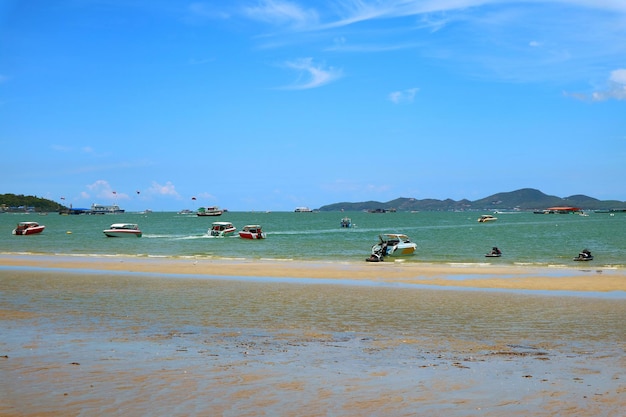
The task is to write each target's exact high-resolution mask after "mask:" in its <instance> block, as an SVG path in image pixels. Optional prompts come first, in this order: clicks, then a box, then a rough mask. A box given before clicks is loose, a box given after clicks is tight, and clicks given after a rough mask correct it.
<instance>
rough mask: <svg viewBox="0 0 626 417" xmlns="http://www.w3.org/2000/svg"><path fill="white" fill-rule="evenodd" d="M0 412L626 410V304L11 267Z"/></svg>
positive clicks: (4, 279) (0, 345) (2, 284)
mask: <svg viewBox="0 0 626 417" xmlns="http://www.w3.org/2000/svg"><path fill="white" fill-rule="evenodd" d="M0 288H1V289H2V290H1V291H0V319H1V320H0V330H1V334H2V340H1V341H0V356H2V355H6V357H4V358H0V380H1V381H2V382H0V388H1V389H0V404H2V405H0V415H12V414H19V415H44V414H45V413H46V412H48V413H50V415H59V414H63V415H77V416H78V415H84V416H87V415H88V416H92V415H124V416H143V415H164V416H165V415H168V416H171V415H224V416H241V415H268V416H270V415H271V416H274V415H284V416H288V415H293V416H295V415H298V416H318V415H319V416H328V415H332V416H353V415H386V416H408V415H426V416H439V415H448V416H449V415H453V416H466V415H467V416H472V415H492V416H500V415H520V416H522V415H530V414H532V415H539V416H541V415H546V416H548V415H549V416H556V415H577V416H591V415H594V416H617V415H619V412H620V411H621V410H622V409H623V408H624V407H625V406H626V400H624V395H623V394H624V392H625V391H626V383H625V382H624V381H625V379H626V374H625V372H624V371H625V369H626V363H625V359H624V358H625V355H624V350H625V347H626V325H625V323H624V317H626V303H624V301H623V300H611V299H597V298H590V297H584V298H581V297H550V296H534V295H520V294H513V293H493V292H481V291H472V292H467V291H463V292H459V291H436V290H424V289H410V288H392V287H373V286H358V285H329V284H301V283H293V284H290V283H285V282H254V281H251V280H238V279H236V278H233V279H197V278H185V277H176V278H167V277H149V276H137V275H124V274H111V275H107V274H100V275H90V274H80V273H78V274H77V273H70V272H67V273H58V272H54V273H53V272H42V271H33V272H25V271H7V270H5V271H0Z"/></svg>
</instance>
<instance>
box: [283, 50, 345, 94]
mask: <svg viewBox="0 0 626 417" xmlns="http://www.w3.org/2000/svg"><path fill="white" fill-rule="evenodd" d="M284 65H285V66H286V67H287V68H290V69H293V70H296V71H297V72H298V79H297V80H296V82H295V83H294V84H292V85H290V86H286V87H283V88H284V89H289V90H306V89H310V88H317V87H321V86H323V85H326V84H328V83H331V82H333V81H336V80H337V79H339V78H341V77H342V76H343V73H342V71H341V69H338V68H333V67H326V66H324V65H323V64H316V63H315V62H313V58H301V59H298V60H295V61H288V62H286V63H285V64H284Z"/></svg>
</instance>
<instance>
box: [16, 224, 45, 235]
mask: <svg viewBox="0 0 626 417" xmlns="http://www.w3.org/2000/svg"><path fill="white" fill-rule="evenodd" d="M45 228H46V226H44V225H40V224H39V223H37V222H19V223H18V224H17V226H16V227H15V229H13V234H14V235H34V234H37V233H41V232H43V229H45Z"/></svg>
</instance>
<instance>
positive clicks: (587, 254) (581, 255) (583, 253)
mask: <svg viewBox="0 0 626 417" xmlns="http://www.w3.org/2000/svg"><path fill="white" fill-rule="evenodd" d="M578 257H579V258H590V257H591V251H590V250H589V249H583V250H582V251H581V252H580V253H579V254H578Z"/></svg>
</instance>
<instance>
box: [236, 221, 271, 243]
mask: <svg viewBox="0 0 626 417" xmlns="http://www.w3.org/2000/svg"><path fill="white" fill-rule="evenodd" d="M239 237H241V238H242V239H265V237H266V236H265V232H263V229H262V228H261V226H259V225H258V224H248V225H246V226H244V227H243V229H242V230H240V231H239Z"/></svg>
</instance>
